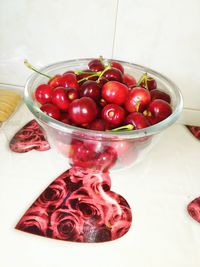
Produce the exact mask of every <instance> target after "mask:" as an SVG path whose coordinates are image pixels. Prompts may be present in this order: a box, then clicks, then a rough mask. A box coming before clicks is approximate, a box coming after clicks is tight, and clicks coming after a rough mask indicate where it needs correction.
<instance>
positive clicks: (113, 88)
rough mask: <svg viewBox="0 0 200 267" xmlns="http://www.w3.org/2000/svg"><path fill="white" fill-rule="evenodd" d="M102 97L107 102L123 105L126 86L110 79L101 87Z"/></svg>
mask: <svg viewBox="0 0 200 267" xmlns="http://www.w3.org/2000/svg"><path fill="white" fill-rule="evenodd" d="M101 94H102V97H103V99H105V100H106V101H107V102H108V103H114V104H117V105H123V104H124V103H125V100H126V97H127V95H128V87H127V86H126V85H125V84H123V83H120V82H117V81H110V82H107V83H106V84H104V85H103V87H102V93H101Z"/></svg>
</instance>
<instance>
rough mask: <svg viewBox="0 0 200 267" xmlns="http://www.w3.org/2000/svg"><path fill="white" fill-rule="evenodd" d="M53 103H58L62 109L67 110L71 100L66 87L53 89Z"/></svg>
mask: <svg viewBox="0 0 200 267" xmlns="http://www.w3.org/2000/svg"><path fill="white" fill-rule="evenodd" d="M52 103H53V104H54V105H56V106H57V107H58V108H59V109H60V110H63V111H67V110H68V107H69V104H70V101H69V99H68V97H67V93H66V88H64V87H61V86H60V87H57V88H56V89H54V91H53V95H52Z"/></svg>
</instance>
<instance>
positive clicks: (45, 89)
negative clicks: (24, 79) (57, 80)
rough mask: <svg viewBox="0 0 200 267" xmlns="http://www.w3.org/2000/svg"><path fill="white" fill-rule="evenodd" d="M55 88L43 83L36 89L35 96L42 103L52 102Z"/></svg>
mask: <svg viewBox="0 0 200 267" xmlns="http://www.w3.org/2000/svg"><path fill="white" fill-rule="evenodd" d="M52 94H53V89H52V88H51V87H50V86H49V85H48V84H41V85H39V86H38V87H37V88H36V90H35V98H36V100H37V101H38V102H39V103H40V104H46V103H49V102H51V99H52Z"/></svg>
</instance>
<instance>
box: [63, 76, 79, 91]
mask: <svg viewBox="0 0 200 267" xmlns="http://www.w3.org/2000/svg"><path fill="white" fill-rule="evenodd" d="M60 85H61V86H63V87H66V88H75V89H79V84H78V82H77V79H76V75H75V74H74V73H72V72H68V73H65V74H64V75H63V76H62V78H61V80H60Z"/></svg>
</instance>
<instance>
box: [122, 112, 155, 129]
mask: <svg viewBox="0 0 200 267" xmlns="http://www.w3.org/2000/svg"><path fill="white" fill-rule="evenodd" d="M125 124H132V125H133V126H134V129H143V128H146V127H149V126H150V125H151V124H150V122H149V121H148V119H147V118H146V117H145V116H144V115H143V114H142V113H140V112H133V113H130V114H129V115H128V116H127V117H126V119H125Z"/></svg>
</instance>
